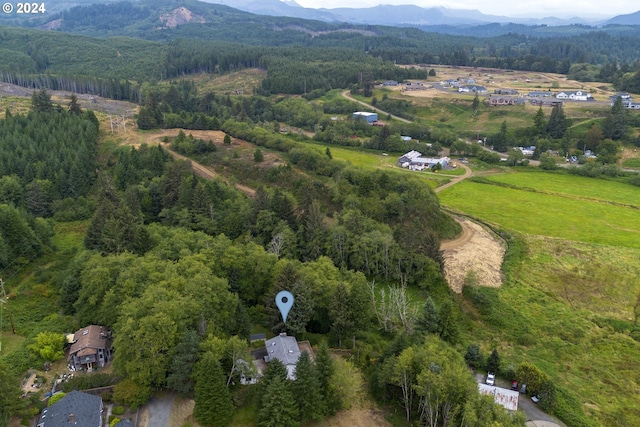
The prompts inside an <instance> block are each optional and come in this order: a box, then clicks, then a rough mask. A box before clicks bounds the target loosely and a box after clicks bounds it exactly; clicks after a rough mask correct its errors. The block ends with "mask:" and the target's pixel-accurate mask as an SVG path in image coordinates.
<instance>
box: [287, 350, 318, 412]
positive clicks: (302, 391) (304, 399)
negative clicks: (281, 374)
mask: <svg viewBox="0 0 640 427" xmlns="http://www.w3.org/2000/svg"><path fill="white" fill-rule="evenodd" d="M293 390H294V392H295V400H296V404H297V405H298V411H299V414H300V421H302V422H303V423H306V422H308V421H319V420H321V419H322V416H323V413H324V410H325V409H324V407H325V406H324V400H323V399H322V394H321V393H320V382H319V381H318V373H317V371H316V367H315V365H314V364H313V362H312V361H311V357H310V356H309V353H307V352H306V351H305V352H303V353H302V354H301V355H300V357H299V358H298V363H297V364H296V379H295V381H294V382H293Z"/></svg>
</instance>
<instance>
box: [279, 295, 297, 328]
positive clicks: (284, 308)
mask: <svg viewBox="0 0 640 427" xmlns="http://www.w3.org/2000/svg"><path fill="white" fill-rule="evenodd" d="M276 305H277V306H278V309H279V310H280V314H282V321H283V322H284V323H287V316H288V315H289V310H291V307H293V294H292V293H291V292H289V291H280V292H278V295H276Z"/></svg>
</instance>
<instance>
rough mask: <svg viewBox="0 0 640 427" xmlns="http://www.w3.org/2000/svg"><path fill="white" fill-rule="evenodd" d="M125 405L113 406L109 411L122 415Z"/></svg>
mask: <svg viewBox="0 0 640 427" xmlns="http://www.w3.org/2000/svg"><path fill="white" fill-rule="evenodd" d="M124 411H125V407H124V406H114V407H113V409H112V410H111V413H112V414H114V415H122V414H124Z"/></svg>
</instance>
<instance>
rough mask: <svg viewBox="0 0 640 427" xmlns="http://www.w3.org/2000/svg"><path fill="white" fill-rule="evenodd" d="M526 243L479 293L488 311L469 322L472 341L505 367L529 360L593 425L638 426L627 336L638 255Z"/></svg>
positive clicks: (636, 367) (634, 346)
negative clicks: (492, 285) (509, 267)
mask: <svg viewBox="0 0 640 427" xmlns="http://www.w3.org/2000/svg"><path fill="white" fill-rule="evenodd" d="M526 243H527V249H528V257H527V259H526V260H525V262H523V263H522V265H521V266H520V269H519V271H518V273H517V274H516V276H515V277H514V280H513V281H511V282H508V283H506V284H505V285H504V286H503V287H502V288H501V289H498V290H490V291H487V292H486V294H485V295H486V296H487V297H488V298H489V299H490V303H489V305H490V306H492V308H491V314H490V315H488V316H485V317H483V318H482V320H478V321H477V322H476V323H474V325H473V327H472V336H473V338H475V339H481V340H482V341H484V342H485V345H487V347H486V348H487V349H486V351H487V352H488V351H490V350H491V348H493V347H495V348H498V351H499V352H500V355H501V358H502V360H503V363H504V364H505V365H506V364H513V365H514V366H517V365H518V364H519V363H521V362H525V361H528V362H532V363H534V364H535V365H536V366H538V367H539V368H540V369H542V370H543V371H544V372H545V373H547V374H548V375H549V377H550V378H551V379H552V381H553V382H554V383H555V384H556V385H557V386H558V387H559V389H561V393H559V394H562V395H563V398H566V396H565V395H568V396H569V397H570V398H571V400H573V401H574V403H573V406H574V407H577V408H578V409H582V410H584V412H585V413H586V414H587V417H588V419H590V420H595V424H594V425H603V426H636V425H638V423H639V422H640V411H639V410H638V408H640V343H638V342H637V341H634V340H633V339H632V338H631V337H630V336H629V334H630V330H631V329H632V327H633V324H632V322H631V320H630V319H631V318H632V317H633V313H632V311H633V310H632V305H633V303H634V301H635V295H636V294H637V292H638V291H639V290H640V283H639V282H638V280H637V279H636V277H637V274H638V270H639V268H640V267H639V265H638V261H637V259H638V256H639V255H640V251H639V250H637V249H627V248H608V247H603V246H600V245H589V244H582V243H575V242H568V241H565V240H559V239H548V238H542V237H534V236H529V237H526ZM503 366H504V365H503ZM565 421H567V423H568V425H570V426H572V425H584V424H583V423H581V422H579V421H575V423H571V422H570V421H569V420H566V419H565Z"/></svg>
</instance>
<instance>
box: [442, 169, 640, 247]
mask: <svg viewBox="0 0 640 427" xmlns="http://www.w3.org/2000/svg"><path fill="white" fill-rule="evenodd" d="M439 195H440V200H441V203H442V205H444V206H446V207H449V208H453V209H456V210H458V211H462V212H465V213H467V214H470V215H473V216H476V217H479V218H483V219H486V220H488V221H491V222H493V223H496V224H499V225H500V226H502V227H504V228H506V229H510V230H516V231H519V232H522V233H525V234H531V235H543V236H549V237H557V238H561V239H565V240H574V241H581V242H587V243H597V244H602V245H611V246H622V247H630V248H640V221H639V218H640V216H639V212H638V210H637V209H633V208H628V207H622V206H616V205H611V204H608V203H602V202H595V201H591V200H583V199H576V198H573V197H571V198H570V197H565V196H562V195H550V194H541V193H537V192H531V191H524V190H519V189H511V188H504V187H499V186H494V185H489V184H480V183H477V182H469V181H465V182H462V183H460V184H457V185H454V186H452V187H450V188H447V189H445V190H444V191H442V192H441V193H439Z"/></svg>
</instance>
